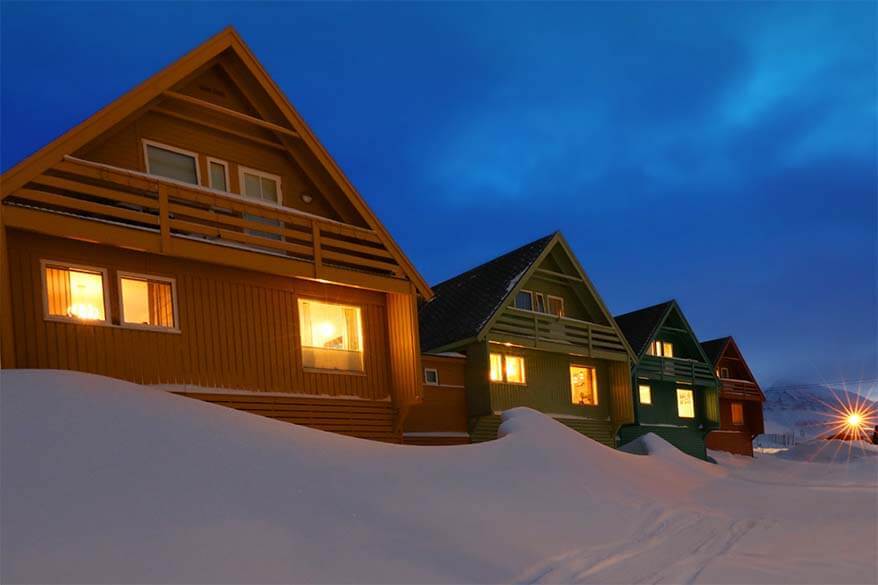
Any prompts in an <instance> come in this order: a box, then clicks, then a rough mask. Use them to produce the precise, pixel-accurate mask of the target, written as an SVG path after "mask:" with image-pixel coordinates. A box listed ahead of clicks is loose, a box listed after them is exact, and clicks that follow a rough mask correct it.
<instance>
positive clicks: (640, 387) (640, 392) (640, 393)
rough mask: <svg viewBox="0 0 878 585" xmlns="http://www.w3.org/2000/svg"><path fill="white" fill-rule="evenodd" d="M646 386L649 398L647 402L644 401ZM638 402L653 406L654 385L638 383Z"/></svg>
mask: <svg viewBox="0 0 878 585" xmlns="http://www.w3.org/2000/svg"><path fill="white" fill-rule="evenodd" d="M644 388H646V394H647V397H648V398H649V400H647V401H646V402H644V401H643V389H644ZM637 404H642V405H643V406H652V386H650V385H649V384H638V385H637Z"/></svg>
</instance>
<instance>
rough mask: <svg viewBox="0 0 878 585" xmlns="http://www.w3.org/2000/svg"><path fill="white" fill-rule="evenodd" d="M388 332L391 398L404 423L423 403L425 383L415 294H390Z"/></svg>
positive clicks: (387, 344)
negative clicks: (422, 386) (409, 414)
mask: <svg viewBox="0 0 878 585" xmlns="http://www.w3.org/2000/svg"><path fill="white" fill-rule="evenodd" d="M387 332H388V342H387V343H386V344H385V347H386V348H387V357H388V360H389V366H390V372H389V373H390V388H391V396H392V398H393V402H394V404H396V405H397V407H398V408H399V409H400V411H401V413H402V415H401V418H400V421H402V420H404V419H405V416H406V413H407V410H408V408H409V407H410V406H412V405H413V404H416V403H418V402H420V401H421V383H422V380H423V371H422V370H421V352H420V345H421V342H420V339H419V337H418V306H417V301H416V300H415V295H414V294H410V295H404V294H396V293H387Z"/></svg>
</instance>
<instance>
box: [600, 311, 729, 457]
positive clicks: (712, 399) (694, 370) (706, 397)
mask: <svg viewBox="0 0 878 585" xmlns="http://www.w3.org/2000/svg"><path fill="white" fill-rule="evenodd" d="M616 323H617V324H618V325H619V328H620V329H621V330H622V331H623V332H624V334H625V337H626V339H627V340H628V343H629V344H630V346H631V348H632V349H633V350H634V352H635V353H636V354H637V358H638V360H637V362H636V364H635V365H634V367H633V368H632V388H633V391H634V419H635V420H634V423H633V424H630V425H625V426H623V427H622V428H621V429H620V431H619V439H620V444H622V445H624V444H625V443H628V442H630V441H632V440H634V439H636V438H637V437H640V436H641V435H645V434H646V433H655V434H656V435H659V436H660V437H662V438H664V439H665V440H667V441H668V442H669V443H671V444H673V445H675V446H676V447H677V448H679V449H680V450H681V451H684V452H686V453H689V454H690V455H694V456H695V457H699V458H701V459H706V458H707V453H706V451H705V446H704V439H705V436H706V435H707V433H709V432H710V431H712V430H714V429H717V428H719V423H720V420H719V394H718V389H719V381H718V380H717V377H716V375H715V373H714V371H713V365H712V364H711V362H710V360H709V359H708V358H707V356H706V355H705V354H704V350H703V349H702V347H701V344H700V343H699V342H698V338H697V337H696V336H695V334H694V333H693V331H692V327H690V325H689V323H688V321H686V317H685V316H683V312H682V311H681V310H680V307H679V305H677V301H673V300H671V301H667V302H664V303H661V304H658V305H654V306H652V307H647V308H645V309H640V310H638V311H633V312H631V313H625V314H624V315H619V316H617V317H616Z"/></svg>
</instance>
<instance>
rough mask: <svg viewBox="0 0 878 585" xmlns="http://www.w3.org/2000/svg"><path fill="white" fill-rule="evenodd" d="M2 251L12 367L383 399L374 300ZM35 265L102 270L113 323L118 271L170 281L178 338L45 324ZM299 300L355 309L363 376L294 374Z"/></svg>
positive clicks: (381, 344)
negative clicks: (8, 287) (358, 315)
mask: <svg viewBox="0 0 878 585" xmlns="http://www.w3.org/2000/svg"><path fill="white" fill-rule="evenodd" d="M8 248H9V261H10V272H11V288H12V304H13V307H12V309H13V310H12V314H13V321H14V323H13V329H14V336H15V358H16V362H15V363H16V367H19V368H61V369H72V370H80V371H86V372H93V373H97V374H103V375H107V376H113V377H117V378H122V379H126V380H131V381H135V382H142V383H177V384H195V385H200V386H205V387H222V388H234V389H241V390H256V391H270V392H295V393H307V394H329V395H350V396H359V397H362V398H369V399H385V398H387V397H388V396H389V395H390V391H389V389H390V385H391V380H390V367H389V363H388V362H389V360H388V354H389V351H388V344H389V339H388V327H387V308H386V295H385V294H383V293H378V292H373V291H366V290H362V289H355V288H349V287H341V286H334V285H329V284H321V283H316V282H312V281H307V280H302V279H295V278H282V277H276V276H272V275H267V274H263V273H257V272H250V271H246V270H238V269H233V268H225V267H221V266H216V265H210V264H204V263H199V262H193V261H188V260H181V259H176V258H170V257H165V256H159V255H154V254H147V253H142V252H134V251H129V250H123V249H119V248H112V247H108V246H98V245H95V244H88V243H84V242H78V241H73V240H66V239H65V240H62V239H59V238H52V237H48V236H40V235H36V234H32V233H29V232H22V231H17V230H9V231H8ZM41 259H50V260H57V261H69V262H72V263H76V264H83V265H89V266H95V267H102V268H107V269H109V272H110V274H109V285H110V305H111V316H112V318H113V320H114V321H115V322H116V323H118V322H119V306H118V296H117V295H118V292H117V287H116V282H115V279H116V276H115V272H116V271H117V270H126V271H132V272H140V273H146V274H152V275H158V276H167V277H172V278H175V279H176V283H177V300H178V312H179V322H180V329H181V332H180V333H168V332H153V331H143V330H136V329H129V328H123V327H119V326H100V325H84V324H76V323H65V322H53V321H46V320H45V319H44V317H43V305H42V295H43V291H42V288H41V287H42V285H41V275H40V260H41ZM299 296H307V297H309V298H317V299H322V300H327V301H334V302H343V303H350V304H355V305H358V306H360V307H362V310H363V334H364V346H365V351H364V361H365V373H364V374H331V373H313V372H307V371H304V370H303V368H302V365H301V359H300V354H301V348H300V345H299V334H298V318H297V307H296V300H297V298H298V297H299ZM414 355H415V356H416V355H417V354H414Z"/></svg>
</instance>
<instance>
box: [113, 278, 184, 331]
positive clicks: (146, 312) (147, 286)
mask: <svg viewBox="0 0 878 585" xmlns="http://www.w3.org/2000/svg"><path fill="white" fill-rule="evenodd" d="M175 288H176V285H175V283H174V281H173V280H172V279H170V278H159V277H155V276H144V275H140V274H128V273H124V272H120V273H119V296H120V299H121V305H122V323H123V324H124V325H136V326H142V327H156V328H160V329H175V328H176V327H177V318H176V311H175V306H176V303H175V301H176V298H175V297H176V294H175V293H176V290H175Z"/></svg>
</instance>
